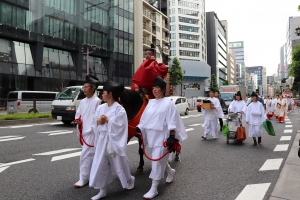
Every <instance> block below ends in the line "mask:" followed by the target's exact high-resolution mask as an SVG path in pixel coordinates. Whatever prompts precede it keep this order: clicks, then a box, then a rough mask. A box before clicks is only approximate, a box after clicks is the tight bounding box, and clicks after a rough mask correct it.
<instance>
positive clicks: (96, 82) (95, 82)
mask: <svg viewBox="0 0 300 200" xmlns="http://www.w3.org/2000/svg"><path fill="white" fill-rule="evenodd" d="M84 83H89V84H93V85H95V86H96V87H98V85H99V84H100V81H99V79H98V78H97V77H96V76H94V75H91V74H89V75H86V77H85V81H84Z"/></svg>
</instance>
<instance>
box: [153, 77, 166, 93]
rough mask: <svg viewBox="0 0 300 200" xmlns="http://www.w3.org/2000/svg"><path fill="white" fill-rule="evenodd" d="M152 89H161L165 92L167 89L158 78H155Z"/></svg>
mask: <svg viewBox="0 0 300 200" xmlns="http://www.w3.org/2000/svg"><path fill="white" fill-rule="evenodd" d="M153 87H160V88H161V89H163V90H165V89H166V88H167V83H166V81H165V80H164V79H162V78H161V77H160V76H157V77H156V78H155V80H154V83H153Z"/></svg>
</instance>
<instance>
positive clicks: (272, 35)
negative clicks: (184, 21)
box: [205, 0, 300, 75]
mask: <svg viewBox="0 0 300 200" xmlns="http://www.w3.org/2000/svg"><path fill="white" fill-rule="evenodd" d="M205 4H206V5H205V11H206V12H210V11H214V12H215V13H217V16H218V18H219V20H227V22H228V40H229V42H233V41H244V46H245V51H246V54H247V57H248V61H247V63H246V66H249V67H250V66H261V65H262V66H265V67H266V69H267V75H272V74H275V73H276V71H277V66H278V64H279V62H280V54H279V51H280V47H282V46H283V45H284V43H285V42H286V33H287V23H288V18H289V17H291V16H300V12H298V11H297V10H298V5H300V1H299V0H205Z"/></svg>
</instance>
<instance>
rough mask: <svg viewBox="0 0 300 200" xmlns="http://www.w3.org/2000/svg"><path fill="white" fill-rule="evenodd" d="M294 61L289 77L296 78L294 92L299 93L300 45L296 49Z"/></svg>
mask: <svg viewBox="0 0 300 200" xmlns="http://www.w3.org/2000/svg"><path fill="white" fill-rule="evenodd" d="M292 60H293V61H292V64H291V67H290V73H289V75H290V76H293V77H294V78H295V79H294V83H293V86H292V91H294V92H297V91H299V86H300V45H298V46H297V47H296V48H295V49H294V51H293V56H292Z"/></svg>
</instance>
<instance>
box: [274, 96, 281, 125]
mask: <svg viewBox="0 0 300 200" xmlns="http://www.w3.org/2000/svg"><path fill="white" fill-rule="evenodd" d="M279 100H280V99H279V95H278V94H276V98H275V99H274V101H273V106H274V114H275V117H276V119H277V120H278V115H279V108H278V106H277V102H278V101H279Z"/></svg>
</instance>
